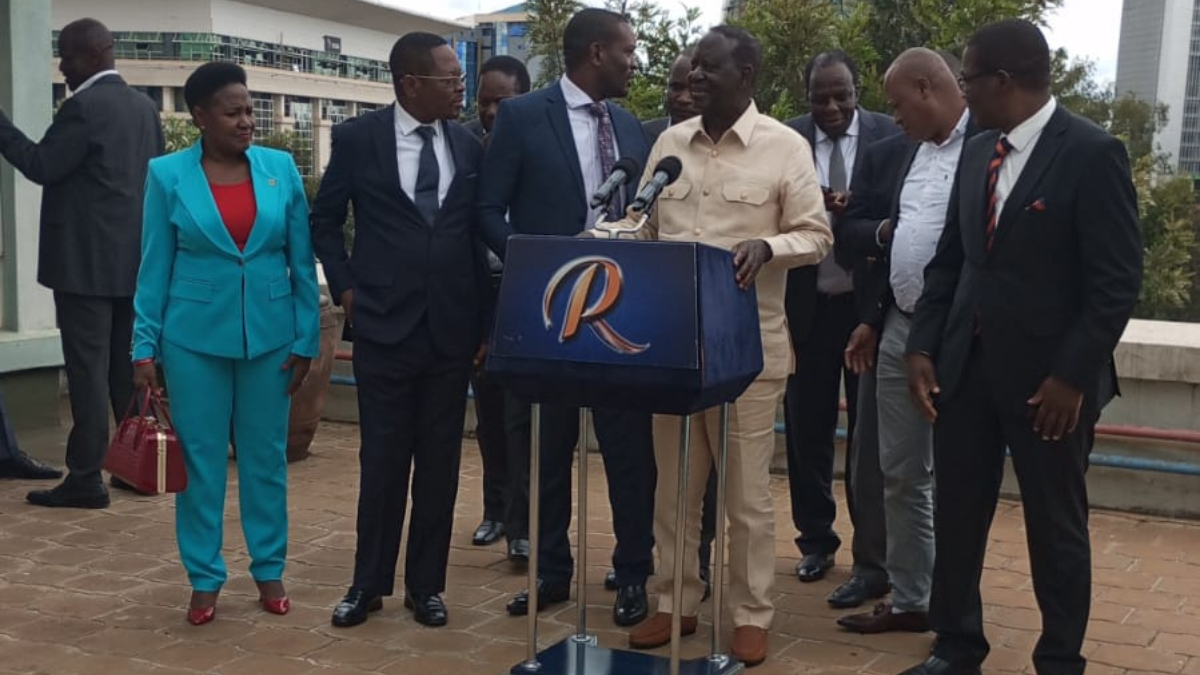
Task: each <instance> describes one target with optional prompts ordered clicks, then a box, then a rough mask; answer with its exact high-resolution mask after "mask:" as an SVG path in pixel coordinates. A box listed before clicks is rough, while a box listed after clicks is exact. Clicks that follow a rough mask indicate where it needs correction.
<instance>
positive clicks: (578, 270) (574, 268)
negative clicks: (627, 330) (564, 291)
mask: <svg viewBox="0 0 1200 675" xmlns="http://www.w3.org/2000/svg"><path fill="white" fill-rule="evenodd" d="M571 278H574V279H575V283H574V285H572V286H571V293H570V296H569V297H568V299H567V311H566V314H565V315H564V316H563V321H562V328H561V329H560V330H559V333H558V341H559V342H566V341H568V340H571V339H574V338H575V337H576V336H577V335H579V329H580V328H581V327H583V326H584V325H586V326H587V327H588V328H590V329H592V333H594V334H595V336H596V337H597V338H599V339H600V342H602V343H604V346H605V347H608V348H609V349H611V350H613V351H614V352H617V353H618V354H629V355H633V354H641V353H642V352H644V351H646V349H648V348H649V347H650V345H649V344H644V345H641V344H637V343H635V342H631V341H630V340H628V339H627V338H625V337H624V336H623V335H621V334H620V333H618V332H617V331H616V329H614V328H613V327H612V326H611V325H609V323H608V321H607V320H606V319H605V318H604V317H605V316H607V315H608V313H609V312H611V311H612V310H613V308H614V307H615V306H616V304H617V301H618V300H619V299H620V298H621V291H622V290H623V288H624V286H625V275H624V273H623V272H622V271H621V266H620V265H618V264H617V261H615V260H613V259H612V258H606V257H604V256H595V255H592V256H583V257H581V258H575V259H574V260H570V261H568V262H567V263H566V264H565V265H563V266H562V267H560V268H558V271H557V272H555V273H554V276H553V277H551V278H550V283H548V284H546V292H545V294H544V295H543V296H542V322H543V323H544V324H545V326H546V330H550V329H551V328H553V327H554V322H553V321H552V320H551V318H550V305H551V303H552V302H553V301H554V297H555V295H557V294H558V291H559V289H560V288H562V287H563V286H565V285H566V283H567V281H568V280H569V279H571ZM598 283H599V284H603V285H602V286H600V295H599V297H597V298H596V300H595V301H594V302H592V303H591V304H588V298H589V297H591V296H592V295H593V293H592V289H593V287H595V286H596V284H598Z"/></svg>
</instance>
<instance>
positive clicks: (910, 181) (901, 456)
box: [838, 49, 968, 633]
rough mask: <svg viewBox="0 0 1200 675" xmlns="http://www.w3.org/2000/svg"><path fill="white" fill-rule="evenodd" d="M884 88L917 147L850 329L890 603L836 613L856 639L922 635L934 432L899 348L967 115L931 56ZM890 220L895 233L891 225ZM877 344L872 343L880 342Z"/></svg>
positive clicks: (898, 70)
mask: <svg viewBox="0 0 1200 675" xmlns="http://www.w3.org/2000/svg"><path fill="white" fill-rule="evenodd" d="M884 88H885V89H886V91H887V95H888V99H889V100H890V102H891V104H892V106H893V108H894V110H895V118H896V123H897V124H899V125H900V127H901V128H902V129H904V132H905V134H907V135H908V136H909V138H911V139H912V140H913V141H916V142H917V143H916V144H915V145H911V144H910V145H909V146H908V147H909V151H908V152H907V153H899V154H898V155H893V156H898V158H899V159H900V161H901V162H907V168H906V169H902V170H901V172H900V178H899V189H898V192H897V193H896V196H895V198H894V201H893V204H894V207H893V210H892V212H891V213H892V217H891V218H889V219H888V220H885V221H883V222H882V223H879V224H878V226H877V227H876V229H877V232H878V236H879V238H880V240H881V241H883V242H890V246H888V248H887V252H886V253H885V256H884V261H883V264H881V265H879V266H878V272H877V273H878V275H879V277H878V278H879V280H880V286H879V288H880V292H879V301H878V303H877V305H876V309H875V310H874V311H873V312H871V313H870V315H869V316H868V317H866V318H865V319H864V322H863V323H862V324H861V325H860V326H859V327H858V328H856V329H855V331H854V334H853V335H852V336H851V339H850V343H849V344H848V345H847V348H846V360H847V363H848V364H849V365H850V366H851V367H852V368H853V369H854V370H856V371H859V372H862V371H865V370H867V369H868V368H870V367H872V366H875V363H874V361H875V352H876V349H878V365H877V366H875V377H876V387H877V389H876V396H877V406H878V415H879V462H880V469H881V471H882V473H883V477H884V492H883V498H884V513H885V517H886V520H887V542H888V543H887V570H888V576H889V577H890V579H891V582H892V602H891V603H882V604H880V605H878V606H877V607H876V608H875V610H874V611H872V612H868V613H864V614H852V615H849V616H845V617H842V618H841V619H839V620H838V624H839V625H841V626H842V627H843V628H845V629H847V630H851V631H855V632H860V633H882V632H887V631H917V632H920V631H926V630H929V618H928V612H929V589H930V584H931V579H932V575H933V551H934V538H933V428H932V426H931V425H930V423H929V422H928V421H927V420H926V419H924V418H923V417H922V416H921V414H920V412H919V411H918V410H917V408H916V406H914V405H913V403H912V400H911V399H910V398H909V395H908V376H907V370H906V368H905V363H904V353H905V342H906V340H907V339H908V331H909V324H910V321H911V317H912V312H913V309H914V308H915V307H916V303H917V298H918V297H920V294H921V287H922V283H923V276H922V275H923V273H924V269H925V265H926V263H928V262H929V260H930V259H931V258H933V254H934V250H935V249H936V247H937V242H938V237H940V236H941V233H942V228H943V226H944V225H945V223H946V211H947V205H948V204H949V202H950V195H951V189H952V187H953V184H954V174H955V171H956V169H957V167H958V160H959V157H960V156H961V154H962V147H963V141H964V139H965V138H966V136H967V126H968V115H967V111H966V103H965V102H964V101H963V99H962V94H961V92H960V91H959V88H958V84H957V82H956V81H955V77H954V74H953V73H952V72H950V68H949V67H948V66H947V65H946V62H945V61H944V60H943V59H942V57H941V56H939V55H938V54H937V53H935V52H933V51H930V50H928V49H910V50H908V51H906V52H904V53H903V54H901V55H900V56H899V57H898V58H897V59H896V61H895V62H894V63H893V64H892V66H891V68H889V69H888V72H887V75H886V77H885V82H884ZM893 224H894V227H893ZM877 345H878V346H877Z"/></svg>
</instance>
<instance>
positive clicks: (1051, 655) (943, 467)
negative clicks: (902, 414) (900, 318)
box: [929, 341, 1099, 675]
mask: <svg viewBox="0 0 1200 675" xmlns="http://www.w3.org/2000/svg"><path fill="white" fill-rule="evenodd" d="M1013 368H1014V369H1018V370H1019V365H1018V364H1013ZM1022 380H1023V381H1022ZM1038 384H1039V382H1038V380H1037V378H1027V377H1020V376H1019V375H1018V376H1015V377H1013V376H1009V375H1008V374H1007V373H1005V372H1003V370H1002V369H1001V368H999V367H998V366H996V365H995V364H992V366H991V367H990V368H989V367H988V366H987V365H985V359H984V355H983V348H982V346H980V344H979V342H978V341H976V345H975V347H973V349H972V354H971V357H970V359H969V360H968V363H967V367H966V369H965V370H964V372H963V374H962V380H961V382H960V384H959V389H958V390H957V391H956V392H955V393H954V395H953V396H952V397H950V398H949V399H947V400H945V401H943V402H942V403H941V404H940V405H939V411H938V420H937V424H936V425H935V427H934V475H935V476H936V478H937V490H936V495H935V498H934V499H935V501H934V506H935V514H934V535H935V538H936V558H935V562H934V568H933V591H932V595H931V598H930V605H929V613H930V622H931V623H932V625H933V628H934V630H935V631H937V635H938V640H937V647H936V649H935V653H936V654H937V655H938V656H939V657H941V658H943V659H946V660H947V661H950V662H951V663H954V664H959V665H963V666H968V667H970V666H974V665H977V664H979V663H982V662H983V660H984V658H985V657H986V656H987V654H988V649H989V647H988V642H987V639H986V638H985V637H984V634H983V603H982V600H981V599H980V592H979V580H980V576H981V574H982V572H983V560H984V554H985V552H986V550H987V543H988V530H989V528H990V527H991V524H992V516H993V515H994V513H995V509H996V501H997V498H998V496H999V492H1000V482H1001V480H1002V479H1003V472H1004V449H1005V447H1006V446H1007V447H1008V448H1009V450H1010V452H1011V454H1012V461H1013V468H1014V469H1015V471H1016V475H1017V481H1018V484H1019V485H1020V488H1021V501H1022V504H1023V507H1024V515H1025V531H1026V537H1027V542H1028V546H1029V558H1030V564H1031V568H1032V572H1033V589H1034V594H1035V596H1036V597H1037V603H1038V608H1039V609H1040V610H1041V614H1042V635H1041V638H1040V639H1039V640H1038V642H1037V645H1036V646H1035V647H1034V650H1033V662H1034V666H1035V667H1036V669H1037V672H1038V674H1039V675H1082V674H1083V672H1084V667H1085V665H1086V662H1085V660H1084V658H1083V656H1082V655H1081V654H1080V650H1081V648H1082V646H1083V636H1084V631H1085V630H1086V628H1087V622H1088V612H1089V609H1090V600H1091V574H1092V568H1091V545H1090V542H1089V539H1088V527H1087V526H1088V499H1087V483H1086V481H1085V473H1086V471H1087V465H1088V454H1089V453H1090V452H1091V449H1092V442H1093V439H1094V437H1095V425H1096V420H1097V419H1098V417H1099V414H1098V411H1097V407H1096V403H1095V401H1094V400H1090V399H1088V398H1085V400H1084V403H1083V409H1082V412H1081V419H1080V422H1079V426H1078V428H1077V429H1076V431H1075V433H1073V434H1071V435H1069V436H1067V437H1065V438H1063V439H1062V440H1060V441H1043V440H1042V439H1041V437H1040V436H1039V435H1036V434H1034V432H1033V421H1032V418H1031V416H1030V410H1029V407H1028V406H1027V405H1026V404H1025V401H1026V400H1027V399H1028V398H1029V397H1030V396H1031V395H1033V393H1034V391H1036V389H1037V386H1038Z"/></svg>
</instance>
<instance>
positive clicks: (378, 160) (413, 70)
mask: <svg viewBox="0 0 1200 675" xmlns="http://www.w3.org/2000/svg"><path fill="white" fill-rule="evenodd" d="M389 63H390V65H391V70H392V77H393V81H394V86H395V89H396V101H397V103H396V105H394V106H391V107H388V108H384V109H381V110H377V111H375V112H372V113H369V114H367V115H364V116H363V117H360V118H358V119H356V120H352V121H349V122H346V123H345V124H341V125H339V126H337V127H335V128H334V133H333V153H332V155H331V157H330V159H329V167H328V168H327V169H326V172H325V177H324V178H323V179H322V181H321V189H320V191H319V192H318V194H317V199H316V202H315V204H314V205H313V211H312V225H313V242H314V248H315V250H316V253H317V256H318V257H319V258H320V259H321V263H322V265H323V266H324V269H325V277H326V279H328V281H329V290H330V294H331V295H332V296H333V297H334V298H336V301H337V302H338V303H339V304H341V306H342V307H343V308H345V310H346V318H347V320H348V321H350V322H351V323H352V324H353V326H354V377H355V379H356V380H357V382H358V410H359V422H360V425H361V427H360V428H361V435H362V445H361V449H360V451H359V462H360V465H361V476H360V487H359V501H358V546H357V550H356V552H355V558H354V581H353V583H352V585H351V586H350V590H349V591H348V592H347V593H346V596H345V597H344V598H343V599H342V601H341V603H339V604H338V606H337V608H336V609H335V610H334V612H333V620H332V621H333V625H335V626H342V627H346V626H353V625H356V624H360V623H362V622H363V621H366V619H367V613H368V612H371V611H375V610H378V609H380V608H381V607H382V606H383V602H382V596H385V595H391V594H392V590H393V584H394V583H395V577H396V558H397V556H398V554H399V551H400V536H401V528H402V526H403V524H404V512H405V507H406V505H407V502H408V485H409V477H410V474H412V502H413V512H412V518H411V520H410V523H409V535H408V555H407V560H406V561H405V572H404V585H405V597H404V604H405V606H406V607H409V608H411V609H412V610H413V613H414V615H415V617H416V620H417V621H419V622H420V623H423V624H425V625H429V626H441V625H445V623H446V621H447V615H446V606H445V604H444V603H443V602H442V599H441V593H442V591H443V590H445V586H446V563H447V559H448V557H449V554H450V533H451V529H452V526H453V524H454V501H455V496H456V495H457V492H458V470H459V456H460V452H461V450H462V430H463V417H464V415H465V414H466V408H465V406H464V405H463V401H464V398H465V396H466V392H467V380H468V378H469V377H470V374H471V365H472V357H473V356H474V357H475V360H476V361H478V360H479V358H481V356H482V354H481V353H480V351H481V348H480V344H481V341H482V338H483V330H484V327H485V326H487V325H488V323H487V321H488V317H487V316H486V308H487V304H488V303H487V300H486V298H487V295H486V291H485V289H486V287H487V283H488V280H487V272H486V270H485V269H484V268H483V261H482V258H481V255H480V247H479V246H478V240H477V238H476V236H475V213H474V202H475V187H476V182H477V181H476V178H477V176H478V175H479V165H480V161H481V160H482V155H483V146H482V144H481V143H480V142H479V139H477V138H476V137H475V136H474V135H473V134H471V132H469V131H467V130H466V129H464V128H462V127H461V126H460V125H458V124H456V123H454V122H450V121H448V120H452V119H455V118H457V117H458V115H459V113H460V112H461V111H462V104H463V92H464V90H465V87H464V86H463V81H462V77H463V73H462V67H461V66H460V65H459V62H458V57H457V56H455V54H454V50H453V49H451V48H450V46H449V45H447V44H446V41H445V40H443V39H442V38H440V37H438V36H436V35H432V34H429V33H409V34H408V35H405V36H404V37H402V38H400V39H399V40H398V41H397V42H396V45H395V47H393V48H392V53H391V58H390V61H389ZM348 204H353V205H354V221H355V229H354V250H353V251H352V254H351V255H350V257H349V258H347V256H346V249H345V239H344V236H343V233H342V227H343V225H344V223H345V221H346V209H347V205H348Z"/></svg>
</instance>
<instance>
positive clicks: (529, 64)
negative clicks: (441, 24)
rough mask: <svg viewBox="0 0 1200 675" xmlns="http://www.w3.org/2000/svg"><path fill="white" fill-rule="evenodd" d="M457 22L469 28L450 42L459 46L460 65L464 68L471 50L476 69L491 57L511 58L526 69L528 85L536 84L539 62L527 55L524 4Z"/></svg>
mask: <svg viewBox="0 0 1200 675" xmlns="http://www.w3.org/2000/svg"><path fill="white" fill-rule="evenodd" d="M459 21H460V22H461V23H465V24H468V25H470V26H472V28H470V29H467V30H463V31H460V32H458V33H454V34H453V38H454V41H455V42H456V43H457V44H458V45H459V55H458V58H459V60H461V61H462V62H463V64H464V67H465V65H466V63H467V61H468V59H469V55H468V53H469V52H470V51H471V48H472V47H473V48H474V52H475V59H476V62H477V63H478V65H479V66H482V65H483V64H484V63H485V62H487V60H488V59H490V58H492V57H493V56H502V55H507V56H512V57H514V58H517V59H519V60H520V61H521V62H522V63H524V64H525V67H526V68H528V69H529V77H530V79H531V80H532V81H534V82H537V81H538V77H539V76H540V75H541V67H540V66H539V64H538V61H539V59H537V58H534V57H533V56H532V55H531V49H532V44H531V43H530V40H529V12H528V11H527V10H526V7H525V3H521V4H517V5H513V6H512V7H506V8H504V9H500V10H496V11H495V12H491V13H489V14H475V15H473V16H466V17H463V18H461V19H459ZM478 70H479V69H478V67H476V68H473V69H469V70H467V73H468V76H470V75H471V74H472V73H475V72H478ZM472 91H473V90H472Z"/></svg>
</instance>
